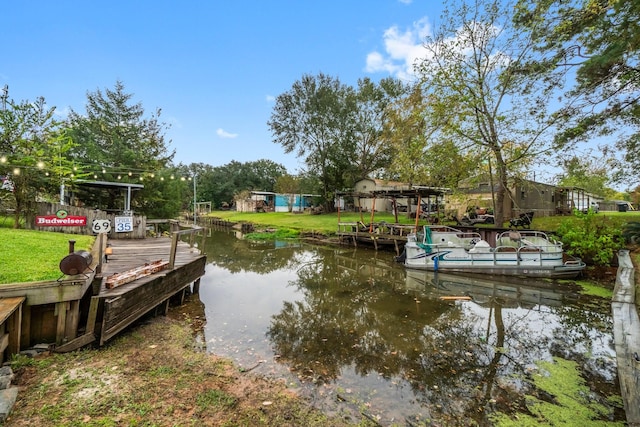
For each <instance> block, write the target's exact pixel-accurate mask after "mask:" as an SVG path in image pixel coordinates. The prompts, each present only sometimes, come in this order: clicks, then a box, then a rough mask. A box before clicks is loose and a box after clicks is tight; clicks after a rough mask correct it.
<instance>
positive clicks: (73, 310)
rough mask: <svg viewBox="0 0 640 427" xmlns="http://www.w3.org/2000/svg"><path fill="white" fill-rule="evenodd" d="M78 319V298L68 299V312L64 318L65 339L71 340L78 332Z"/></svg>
mask: <svg viewBox="0 0 640 427" xmlns="http://www.w3.org/2000/svg"><path fill="white" fill-rule="evenodd" d="M79 321H80V300H74V301H69V312H68V313H67V318H66V322H65V323H66V327H65V339H67V340H72V339H75V337H76V336H77V334H78V323H79Z"/></svg>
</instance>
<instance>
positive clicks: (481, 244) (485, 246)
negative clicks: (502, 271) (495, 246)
mask: <svg viewBox="0 0 640 427" xmlns="http://www.w3.org/2000/svg"><path fill="white" fill-rule="evenodd" d="M491 250H492V248H491V245H489V243H488V242H487V241H486V240H478V242H477V243H476V244H475V245H474V246H473V248H471V249H469V253H470V254H476V253H486V252H491Z"/></svg>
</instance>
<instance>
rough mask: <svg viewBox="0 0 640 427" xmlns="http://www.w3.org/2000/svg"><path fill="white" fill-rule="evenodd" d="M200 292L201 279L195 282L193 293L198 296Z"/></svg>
mask: <svg viewBox="0 0 640 427" xmlns="http://www.w3.org/2000/svg"><path fill="white" fill-rule="evenodd" d="M198 292H200V278H198V280H196V281H195V282H193V293H194V294H197V293H198Z"/></svg>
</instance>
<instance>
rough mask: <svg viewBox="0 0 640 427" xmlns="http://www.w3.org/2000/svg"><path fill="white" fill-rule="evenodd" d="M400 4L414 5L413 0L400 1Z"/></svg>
mask: <svg viewBox="0 0 640 427" xmlns="http://www.w3.org/2000/svg"><path fill="white" fill-rule="evenodd" d="M398 1H399V2H400V3H404V4H411V3H413V0H398Z"/></svg>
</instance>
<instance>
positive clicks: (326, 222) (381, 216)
mask: <svg viewBox="0 0 640 427" xmlns="http://www.w3.org/2000/svg"><path fill="white" fill-rule="evenodd" d="M210 216H213V217H217V218H222V219H225V220H228V221H232V222H250V223H253V224H260V225H263V226H266V227H282V228H291V229H294V230H308V231H316V232H322V233H326V234H333V233H336V231H337V230H338V214H337V213H335V212H334V213H329V214H322V215H309V214H295V213H288V212H267V213H252V212H236V211H215V212H212V213H211V215H210ZM360 218H361V216H360V214H359V213H357V212H341V213H340V221H341V222H355V221H360ZM596 218H599V219H601V220H602V221H607V222H611V223H612V224H613V225H615V226H618V227H621V226H622V225H623V224H625V223H627V222H630V221H640V211H632V212H600V213H598V214H596ZM576 219H577V218H576V217H574V216H571V215H569V216H547V217H534V218H533V223H532V225H531V228H533V229H538V230H545V231H555V230H557V229H558V226H559V225H560V223H561V222H563V221H575V220H576ZM362 220H363V222H364V223H368V222H370V220H371V214H370V213H363V214H362ZM374 221H375V222H379V221H386V222H388V223H394V222H395V217H394V216H393V215H392V214H390V213H387V212H376V213H375V217H374ZM398 222H399V223H401V224H415V219H409V218H407V216H406V214H401V215H398ZM420 224H421V225H422V224H426V222H425V221H421V222H420ZM447 225H454V223H448V224H447ZM479 226H488V227H491V226H492V225H482V224H479ZM505 226H506V227H508V226H509V223H508V222H506V223H505Z"/></svg>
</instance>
